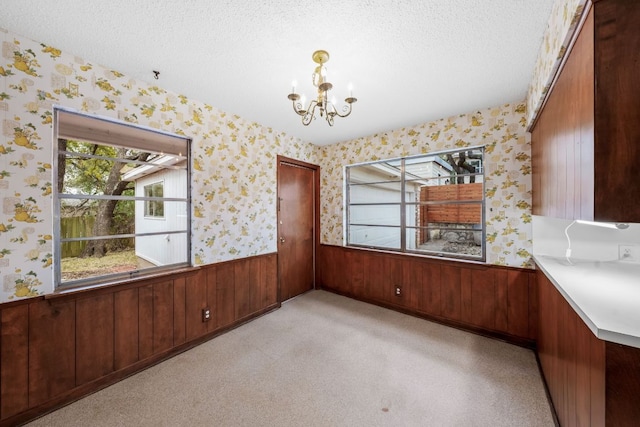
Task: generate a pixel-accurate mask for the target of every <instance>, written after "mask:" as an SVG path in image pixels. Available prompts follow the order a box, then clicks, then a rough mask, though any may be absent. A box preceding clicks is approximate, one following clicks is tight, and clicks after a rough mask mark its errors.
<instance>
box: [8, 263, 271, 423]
mask: <svg viewBox="0 0 640 427" xmlns="http://www.w3.org/2000/svg"><path fill="white" fill-rule="evenodd" d="M278 306H279V303H278V301H277V255H276V254H275V253H273V254H267V255H261V256H256V257H250V258H244V259H240V260H234V261H228V262H224V263H219V264H213V265H207V266H203V267H200V268H194V269H190V270H187V271H183V272H180V273H175V274H169V275H163V276H161V277H155V278H146V279H140V280H136V281H132V282H128V283H122V284H118V285H114V286H109V287H102V288H94V289H91V290H85V291H77V292H69V293H67V294H59V295H49V296H47V297H38V298H32V299H28V300H22V301H16V302H11V303H6V304H2V305H0V357H1V359H0V360H1V361H2V363H1V365H0V426H10V425H16V424H20V423H24V422H26V421H28V420H31V419H33V418H36V417H38V416H40V415H42V414H44V413H47V412H49V411H51V410H53V409H56V408H58V407H60V406H62V405H64V404H67V403H69V402H71V401H74V400H77V399H79V398H81V397H83V396H85V395H87V394H90V393H93V392H95V391H97V390H99V389H101V388H103V387H106V386H107V385H110V384H113V383H115V382H117V381H119V380H121V379H123V378H125V377H127V376H129V375H131V374H133V373H136V372H138V371H140V370H142V369H145V368H147V367H149V366H151V365H153V364H155V363H158V362H160V361H162V360H165V359H167V358H169V357H171V356H174V355H176V354H178V353H180V352H182V351H184V350H186V349H188V348H191V347H193V346H195V345H197V344H199V343H201V342H203V341H206V340H208V339H211V338H213V337H214V336H216V335H219V334H220V333H222V332H224V331H226V330H228V329H230V328H233V327H235V326H238V325H239V324H241V323H244V322H246V321H248V320H250V319H252V318H254V317H257V316H259V315H261V314H263V313H266V312H268V311H270V310H273V309H275V308H277V307H278ZM205 308H208V309H210V314H211V316H210V318H209V319H208V320H205V319H204V318H203V310H204V309H205Z"/></svg>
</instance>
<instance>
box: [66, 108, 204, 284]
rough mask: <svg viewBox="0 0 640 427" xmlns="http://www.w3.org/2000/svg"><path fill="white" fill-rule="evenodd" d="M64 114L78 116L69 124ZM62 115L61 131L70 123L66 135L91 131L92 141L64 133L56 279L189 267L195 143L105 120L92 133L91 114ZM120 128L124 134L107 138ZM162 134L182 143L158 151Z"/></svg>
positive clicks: (113, 277) (89, 280) (99, 277)
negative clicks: (192, 145) (191, 164)
mask: <svg viewBox="0 0 640 427" xmlns="http://www.w3.org/2000/svg"><path fill="white" fill-rule="evenodd" d="M61 117H62V118H64V117H66V118H67V119H68V120H72V121H73V120H75V121H73V123H71V122H69V123H66V124H65V123H63V122H61V121H60V120H61ZM58 120H59V124H60V125H61V126H60V127H59V130H60V128H65V126H66V125H69V126H70V127H66V128H65V129H67V132H66V133H64V135H65V136H69V135H71V134H75V135H85V134H87V132H88V134H90V135H91V140H90V141H85V140H72V139H64V138H58V147H57V148H58V150H57V154H56V156H57V157H56V158H57V162H56V167H57V171H56V175H54V176H58V177H59V178H58V183H57V190H58V191H57V193H56V196H57V201H58V203H57V204H56V207H59V211H58V212H57V215H56V217H58V218H59V222H58V224H57V229H56V230H55V234H56V235H55V243H56V250H55V256H56V259H55V261H56V262H55V264H54V266H55V269H56V275H55V277H56V280H57V283H58V284H65V285H66V284H70V283H74V284H75V283H78V284H79V283H82V284H84V283H99V282H101V281H103V280H109V281H112V280H119V279H120V278H126V277H130V275H131V273H132V272H138V271H143V272H144V271H145V270H148V271H151V270H153V269H156V268H162V267H173V266H175V267H178V266H179V267H183V266H185V265H189V263H190V259H189V253H190V244H189V237H190V234H191V233H190V224H189V211H190V208H189V177H188V164H189V157H188V156H189V152H188V151H189V150H188V145H189V141H188V140H187V139H185V138H183V137H173V136H171V135H168V134H159V133H155V132H151V131H145V130H144V129H141V128H135V129H133V128H134V126H133V125H131V124H118V123H115V122H112V121H105V120H103V121H100V124H99V126H100V129H101V132H91V129H84V128H82V125H86V124H88V123H90V122H91V119H90V118H88V117H84V116H82V117H80V116H79V115H65V114H61V115H60V116H58ZM123 126H124V127H123ZM115 134H118V135H121V137H119V138H116V139H117V140H114V139H113V138H111V139H109V138H107V139H109V140H108V141H107V142H104V141H100V137H101V136H105V137H108V136H109V135H115ZM131 135H133V138H135V141H129V140H128V139H127V137H128V136H131ZM158 138H160V139H162V141H165V142H167V141H171V140H172V139H171V138H173V139H174V140H175V142H176V147H177V146H180V148H179V149H176V150H175V151H176V153H173V154H167V152H166V151H165V152H158V147H157V144H156V142H158V140H157V139H158ZM112 140H113V141H112ZM111 143H112V144H111ZM130 147H135V148H130ZM147 148H148V151H147ZM171 151H172V150H169V152H171ZM146 198H153V199H152V200H145V199H146Z"/></svg>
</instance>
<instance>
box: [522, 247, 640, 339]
mask: <svg viewBox="0 0 640 427" xmlns="http://www.w3.org/2000/svg"><path fill="white" fill-rule="evenodd" d="M534 260H535V262H536V264H537V265H538V267H539V268H540V269H541V270H542V271H543V272H544V273H545V275H546V276H547V277H548V278H549V280H551V282H552V283H553V284H554V285H555V287H556V288H557V289H558V291H559V292H560V293H561V294H562V295H563V296H564V297H565V299H566V300H567V302H569V304H570V305H571V307H573V309H574V310H575V311H576V313H578V315H579V316H580V318H581V319H582V320H583V321H584V322H585V324H586V325H587V326H588V327H589V329H591V331H592V332H593V334H594V335H595V336H596V337H598V338H600V339H602V340H605V341H611V342H615V343H619V344H625V345H628V346H632V347H637V348H640V264H637V263H628V262H621V261H608V262H603V261H588V260H577V259H571V260H570V261H567V259H566V258H564V257H554V256H548V255H534ZM541 315H543V316H544V313H541Z"/></svg>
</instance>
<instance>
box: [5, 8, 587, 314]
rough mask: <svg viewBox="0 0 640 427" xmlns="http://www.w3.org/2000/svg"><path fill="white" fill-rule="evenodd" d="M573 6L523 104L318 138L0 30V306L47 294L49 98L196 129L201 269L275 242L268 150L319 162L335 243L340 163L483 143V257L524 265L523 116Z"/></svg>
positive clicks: (558, 14) (571, 20)
mask: <svg viewBox="0 0 640 427" xmlns="http://www.w3.org/2000/svg"><path fill="white" fill-rule="evenodd" d="M584 3H585V0H558V2H557V4H556V5H555V7H554V10H553V14H552V16H551V19H550V22H549V27H548V29H547V33H546V35H545V38H544V43H543V45H542V47H541V50H540V53H539V57H538V61H537V65H536V68H535V72H534V77H533V79H532V82H531V85H530V87H529V91H528V96H527V100H526V104H525V103H521V104H513V105H504V106H501V107H497V108H490V109H486V110H482V111H477V112H473V113H469V114H462V115H458V116H455V117H450V118H447V119H441V120H437V121H434V122H430V123H425V124H422V125H418V126H415V127H412V128H404V129H399V130H395V131H390V132H387V133H384V134H377V135H373V136H370V137H364V138H359V139H356V140H352V141H347V142H344V143H340V144H336V145H332V146H327V147H315V146H313V145H311V144H308V143H304V142H302V141H300V140H298V139H296V138H293V137H290V136H287V135H286V134H284V133H281V132H277V131H274V130H273V129H271V128H268V127H265V126H262V125H260V124H257V123H253V122H249V121H246V120H244V119H242V118H240V117H238V116H231V115H229V114H226V113H224V112H222V111H220V110H218V109H216V108H215V107H212V106H211V105H208V104H205V103H203V102H200V101H197V100H192V99H188V98H186V97H184V96H182V95H179V94H175V93H171V92H168V91H166V90H164V89H162V88H161V87H158V86H154V85H150V84H148V83H145V82H141V81H135V80H132V79H130V78H128V77H127V76H125V75H123V74H121V73H119V72H118V71H115V70H111V69H108V68H104V67H101V66H98V65H95V64H92V63H90V62H86V61H85V60H83V59H81V58H77V57H74V56H72V55H70V54H68V53H63V52H61V51H60V50H58V49H56V48H55V47H52V46H48V45H46V44H43V43H38V42H35V41H32V40H29V39H26V38H23V37H20V36H18V35H14V34H12V33H8V32H7V31H5V30H2V29H0V42H1V43H2V52H1V55H0V82H1V84H0V119H1V121H2V134H1V135H0V203H1V210H0V302H4V301H11V300H14V299H17V298H25V297H31V296H36V295H40V294H44V293H49V292H51V291H53V283H52V270H51V263H52V242H51V235H52V234H53V233H52V229H53V220H52V196H51V192H52V172H51V160H52V137H53V135H52V118H53V117H52V112H51V111H52V106H53V105H56V104H57V105H62V106H64V107H67V108H74V109H77V110H79V111H83V112H85V113H88V114H97V115H102V116H110V117H115V118H118V119H121V120H126V121H130V122H134V123H139V124H142V125H145V126H150V127H154V128H159V129H163V130H165V131H169V132H175V133H178V134H184V135H187V136H189V137H191V138H193V150H192V151H193V180H192V194H193V203H192V204H193V239H192V253H193V259H194V262H195V263H196V264H198V265H200V264H209V263H214V262H220V261H225V260H229V259H235V258H242V257H247V256H252V255H258V254H263V253H269V252H274V251H276V236H275V232H276V194H275V188H276V154H282V155H284V156H287V157H292V158H296V159H300V160H304V161H307V162H310V163H317V164H319V165H320V166H321V168H322V172H321V175H322V182H321V185H322V189H321V206H322V207H321V209H322V212H321V242H322V243H327V244H334V245H341V244H343V227H342V223H343V212H342V211H343V208H342V206H343V199H342V197H343V195H342V188H343V182H342V179H343V168H344V166H345V165H347V164H351V163H356V162H362V161H369V160H376V159H381V158H388V157H397V156H403V155H411V154H420V153H425V152H429V151H435V150H441V149H446V148H452V147H462V146H468V145H486V146H487V156H486V181H487V184H486V188H487V194H486V196H487V201H488V202H487V221H488V222H487V248H488V250H487V262H489V263H493V264H503V265H511V266H527V267H530V266H531V261H530V252H531V224H530V222H531V215H530V214H531V194H530V191H531V184H530V183H531V178H530V174H531V166H530V144H529V141H528V137H527V134H526V132H525V126H527V124H530V123H531V121H532V120H533V118H534V117H535V115H536V114H537V113H538V110H539V108H540V104H541V102H542V99H543V98H544V95H545V93H546V91H547V90H548V86H549V83H550V81H551V78H552V77H553V73H554V72H555V70H556V69H557V67H558V64H559V62H560V59H561V57H562V55H563V54H564V51H565V50H566V44H567V42H568V40H569V39H570V34H571V32H572V30H573V29H574V28H575V26H576V24H577V21H578V18H579V16H580V14H581V13H582V9H583V7H584ZM527 107H528V108H527ZM527 111H528V113H527Z"/></svg>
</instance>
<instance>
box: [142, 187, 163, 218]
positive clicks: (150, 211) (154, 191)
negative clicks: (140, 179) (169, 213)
mask: <svg viewBox="0 0 640 427" xmlns="http://www.w3.org/2000/svg"><path fill="white" fill-rule="evenodd" d="M163 189H164V183H163V182H154V183H153V184H149V185H145V186H144V197H163V193H164V191H163ZM144 216H147V217H157V218H164V201H163V200H145V202H144Z"/></svg>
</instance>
